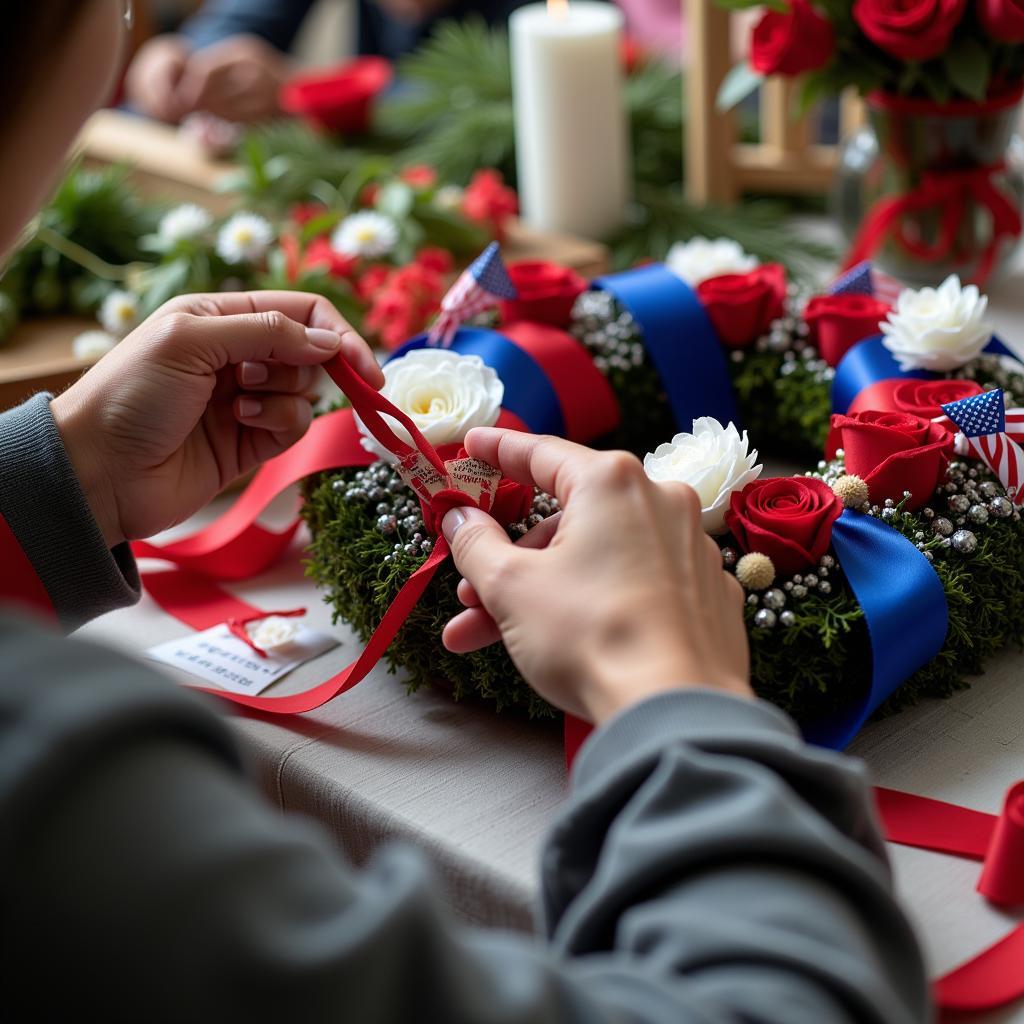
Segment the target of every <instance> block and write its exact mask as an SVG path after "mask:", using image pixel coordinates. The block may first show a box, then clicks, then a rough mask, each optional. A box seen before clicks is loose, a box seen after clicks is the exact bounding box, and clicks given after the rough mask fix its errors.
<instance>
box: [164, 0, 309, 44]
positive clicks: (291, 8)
mask: <svg viewBox="0 0 1024 1024" xmlns="http://www.w3.org/2000/svg"><path fill="white" fill-rule="evenodd" d="M312 6H313V0H291V2H289V3H281V2H278V0H207V2H206V3H204V4H203V6H202V8H201V9H200V10H199V12H198V13H197V14H195V15H193V16H192V17H191V18H189V19H188V20H187V21H186V22H185V23H184V25H182V28H181V34H182V35H184V36H185V37H186V38H187V39H188V40H189V41H190V43H191V44H192V45H193V46H194V47H196V48H197V49H198V48H201V47H204V46H210V45H211V44H212V43H219V42H220V41H221V40H222V39H228V38H230V37H231V36H237V35H256V36H259V37H260V38H262V39H265V40H266V41H267V42H268V43H270V45H271V46H275V47H277V49H279V50H282V51H285V50H288V49H290V48H291V45H292V43H293V42H294V40H295V36H296V35H297V34H298V31H299V28H300V27H301V25H302V22H303V19H304V18H305V17H306V15H307V14H308V13H309V9H310V8H311V7H312Z"/></svg>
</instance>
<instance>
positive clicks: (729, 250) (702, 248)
mask: <svg viewBox="0 0 1024 1024" xmlns="http://www.w3.org/2000/svg"><path fill="white" fill-rule="evenodd" d="M758 262H759V261H758V259H757V257H756V256H751V255H750V254H749V253H746V252H744V251H743V249H742V248H741V247H740V245H739V243H738V242H734V241H733V240H732V239H731V238H716V239H714V240H711V239H708V238H701V237H700V236H698V237H697V238H691V239H690V240H689V241H688V242H676V244H675V245H673V246H672V248H671V249H669V251H668V256H667V257H666V258H665V265H666V266H667V267H668V269H669V270H671V271H672V273H673V274H675V275H676V277H678V278H681V279H682V280H683V281H685V282H686V283H687V284H688V285H689V286H690V287H691V288H696V287H697V285H699V284H700V283H701V281H706V280H707V279H708V278H709V277H718V275H719V274H746V273H748V272H749V271H751V270H753V269H754V268H755V267H756V266H757V265H758Z"/></svg>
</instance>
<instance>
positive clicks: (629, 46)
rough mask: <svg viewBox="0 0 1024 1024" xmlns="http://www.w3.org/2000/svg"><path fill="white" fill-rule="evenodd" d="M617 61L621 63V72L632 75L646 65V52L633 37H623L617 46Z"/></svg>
mask: <svg viewBox="0 0 1024 1024" xmlns="http://www.w3.org/2000/svg"><path fill="white" fill-rule="evenodd" d="M619 60H621V61H622V70H623V71H625V72H626V74H627V75H633V74H636V72H637V71H639V70H640V68H642V67H643V66H644V64H646V63H647V51H646V50H645V49H644V48H643V46H641V45H640V43H639V42H637V40H636V39H635V38H634V37H633V36H630V35H625V36H623V37H622V42H621V43H620V44H619Z"/></svg>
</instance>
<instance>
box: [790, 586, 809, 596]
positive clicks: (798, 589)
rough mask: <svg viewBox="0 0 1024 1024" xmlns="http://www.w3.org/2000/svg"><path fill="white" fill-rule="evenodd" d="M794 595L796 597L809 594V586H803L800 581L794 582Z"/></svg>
mask: <svg viewBox="0 0 1024 1024" xmlns="http://www.w3.org/2000/svg"><path fill="white" fill-rule="evenodd" d="M793 596H794V597H806V596H807V588H806V587H805V586H803V585H802V584H800V583H796V584H794V585H793Z"/></svg>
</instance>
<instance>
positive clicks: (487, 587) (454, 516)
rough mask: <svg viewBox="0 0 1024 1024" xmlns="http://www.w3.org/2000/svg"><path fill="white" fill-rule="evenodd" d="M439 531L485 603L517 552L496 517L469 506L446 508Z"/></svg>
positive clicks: (491, 595)
mask: <svg viewBox="0 0 1024 1024" xmlns="http://www.w3.org/2000/svg"><path fill="white" fill-rule="evenodd" d="M441 532H442V533H443V534H444V536H445V540H447V541H448V544H449V546H450V547H451V549H452V558H454V559H455V565H456V567H457V568H458V570H459V572H461V573H462V575H463V577H465V579H467V580H468V581H469V582H470V584H471V585H472V587H473V589H474V590H475V591H476V593H477V594H478V595H479V596H480V599H481V600H482V601H483V603H484V605H488V604H489V603H490V602H491V601H492V600H493V597H494V595H495V591H496V588H497V587H498V586H499V585H500V584H499V583H498V579H499V576H501V577H504V578H506V580H507V577H506V576H505V573H504V571H503V569H504V568H506V567H507V566H508V562H509V559H510V558H513V557H515V556H516V555H517V554H518V552H517V551H516V548H515V545H514V544H513V543H512V541H511V540H510V539H509V536H508V534H507V533H506V532H505V531H504V529H503V528H502V527H501V526H500V525H499V524H498V522H497V520H495V519H493V518H492V517H491V516H489V515H488V514H487V513H486V512H481V511H480V509H478V508H473V507H467V508H453V509H450V510H449V511H448V512H447V513H446V514H445V517H444V519H443V520H442V522H441Z"/></svg>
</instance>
